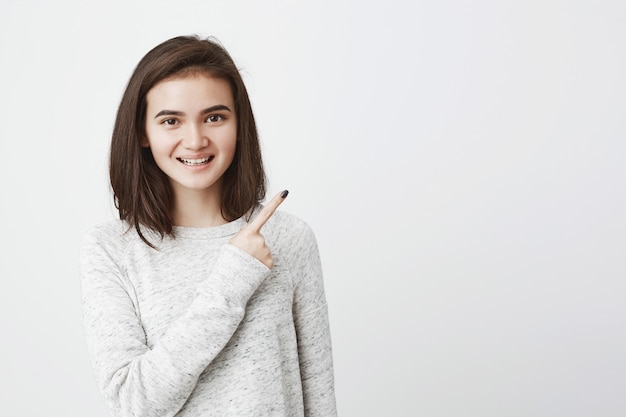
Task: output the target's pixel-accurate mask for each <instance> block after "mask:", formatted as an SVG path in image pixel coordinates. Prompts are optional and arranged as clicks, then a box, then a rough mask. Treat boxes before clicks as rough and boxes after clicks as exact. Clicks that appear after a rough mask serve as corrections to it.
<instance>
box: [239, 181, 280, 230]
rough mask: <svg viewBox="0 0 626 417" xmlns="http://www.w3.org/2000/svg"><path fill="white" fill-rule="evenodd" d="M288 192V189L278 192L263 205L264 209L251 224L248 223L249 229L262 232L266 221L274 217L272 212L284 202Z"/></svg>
mask: <svg viewBox="0 0 626 417" xmlns="http://www.w3.org/2000/svg"><path fill="white" fill-rule="evenodd" d="M287 194H289V191H288V190H284V191H281V192H280V193H278V194H276V195H275V196H274V198H272V199H271V200H270V202H269V203H267V205H266V206H265V207H263V210H261V211H260V212H259V214H257V216H256V217H255V218H254V220H252V221H251V222H250V224H249V225H248V229H250V230H252V231H255V232H260V231H261V228H262V227H263V226H264V225H265V223H267V221H268V220H269V218H270V217H272V214H274V212H275V211H276V209H277V208H278V206H280V205H281V204H282V202H283V201H285V198H286V197H287Z"/></svg>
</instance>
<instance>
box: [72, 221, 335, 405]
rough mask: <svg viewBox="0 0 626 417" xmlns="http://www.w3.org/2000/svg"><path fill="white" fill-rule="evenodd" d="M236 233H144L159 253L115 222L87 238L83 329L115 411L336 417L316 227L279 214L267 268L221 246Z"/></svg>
mask: <svg viewBox="0 0 626 417" xmlns="http://www.w3.org/2000/svg"><path fill="white" fill-rule="evenodd" d="M243 226H245V220H243V219H238V220H236V221H234V222H231V223H228V224H225V225H223V226H218V227H212V228H186V227H175V236H176V237H175V238H170V237H167V238H165V239H163V240H162V241H161V240H159V239H158V238H157V237H156V236H155V235H153V234H150V233H148V237H149V238H150V240H151V241H152V242H153V243H157V244H158V247H159V250H158V251H157V250H154V249H152V248H150V247H148V246H147V245H146V244H145V243H143V242H142V241H141V240H140V239H139V237H138V235H137V233H136V232H135V231H134V229H133V230H130V231H128V232H126V231H127V230H128V226H127V225H126V224H125V223H122V222H121V221H111V222H108V223H105V224H103V225H100V226H98V227H95V228H94V229H92V230H90V231H89V232H88V233H87V234H86V236H85V238H84V240H83V242H82V246H81V255H80V274H81V288H82V300H83V321H84V329H85V333H86V339H87V345H88V349H89V353H90V357H91V360H92V365H93V368H94V371H95V374H96V380H97V383H98V385H99V387H100V389H101V391H102V394H103V396H104V398H105V401H106V403H107V405H108V407H109V410H110V412H111V414H112V415H113V416H116V417H117V416H119V417H126V416H160V417H165V416H188V417H191V416H239V417H241V416H255V417H261V416H307V417H313V416H320V417H332V416H336V414H337V413H336V407H335V394H334V381H333V380H334V378H333V364H332V353H331V342H330V333H329V326H328V312H327V305H326V300H325V296H324V286H323V278H322V268H321V264H320V258H319V254H318V249H317V244H316V241H315V237H314V235H313V232H312V231H311V229H310V228H309V227H308V225H306V224H305V223H304V222H303V221H301V220H299V219H298V218H296V217H295V216H293V215H290V214H286V213H284V212H280V211H278V212H276V213H274V215H273V216H272V218H271V219H270V220H269V221H268V222H267V223H266V225H265V226H264V227H263V229H262V233H263V235H264V236H265V239H266V242H267V244H268V246H269V248H270V250H271V253H272V257H273V259H274V268H273V269H272V270H271V271H270V270H269V269H268V268H267V267H266V266H265V265H263V264H262V263H261V262H259V261H258V260H257V259H256V258H254V257H252V256H251V255H249V254H248V253H246V252H244V251H242V250H240V249H238V248H236V247H235V246H232V245H230V244H228V240H229V239H230V238H231V237H232V236H233V235H234V234H235V233H236V232H237V231H239V230H240V229H241V228H242V227H243Z"/></svg>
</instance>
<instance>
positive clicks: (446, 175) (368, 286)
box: [0, 0, 626, 417]
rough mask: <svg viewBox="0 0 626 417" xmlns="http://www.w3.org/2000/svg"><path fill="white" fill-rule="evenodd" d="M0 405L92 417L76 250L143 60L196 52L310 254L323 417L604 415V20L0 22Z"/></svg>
mask: <svg viewBox="0 0 626 417" xmlns="http://www.w3.org/2000/svg"><path fill="white" fill-rule="evenodd" d="M1 3H2V4H1V6H2V7H1V9H2V10H1V12H0V64H1V65H0V74H1V76H0V116H1V117H2V120H3V123H2V125H1V128H0V157H1V158H2V162H1V163H0V170H1V171H0V172H1V176H0V181H1V184H0V185H1V190H2V204H1V208H0V210H1V211H0V230H1V231H2V232H1V233H0V236H1V237H0V239H1V243H2V261H1V262H0V276H1V278H2V281H1V282H2V284H1V285H2V288H1V291H0V326H1V327H0V334H1V335H2V336H1V337H2V343H1V345H0V346H1V347H0V349H1V355H0V375H1V379H0V381H1V382H0V384H1V385H0V404H2V406H3V410H4V411H3V414H4V413H6V412H8V411H11V413H9V414H11V415H20V416H29V417H30V416H91V417H104V416H106V415H107V413H106V411H105V409H104V407H103V405H102V401H101V399H100V396H99V393H98V392H97V389H96V387H95V383H94V381H93V375H92V372H91V368H90V365H89V363H88V359H87V354H86V348H85V345H84V342H83V334H82V328H81V324H80V300H79V297H80V288H79V283H78V275H77V274H78V272H77V250H78V244H79V241H80V238H81V236H82V234H83V233H84V232H85V230H86V229H87V228H88V227H90V226H92V225H93V224H95V223H98V222H100V221H102V220H104V219H106V218H108V217H111V216H113V215H114V214H115V213H114V211H113V209H112V203H111V201H110V197H109V191H108V183H107V176H106V159H107V149H108V140H109V136H110V133H111V127H112V123H113V118H114V114H115V111H116V107H117V104H118V101H119V99H120V97H121V94H122V91H123V88H124V86H125V83H126V81H127V79H128V77H129V75H130V73H131V72H132V70H133V68H134V66H135V65H136V63H137V61H138V60H139V59H140V58H141V56H142V55H143V54H144V53H145V52H147V51H148V49H150V48H151V47H153V46H155V45H156V44H158V43H160V42H162V41H164V40H165V39H168V38H169V37H172V36H175V35H179V34H190V33H199V34H201V35H214V36H216V37H217V38H218V39H220V40H221V41H222V43H223V44H224V45H225V46H226V47H227V48H228V49H229V51H230V52H231V54H232V55H233V56H234V57H235V59H236V61H237V62H238V64H239V65H240V66H241V67H242V68H243V73H244V78H245V80H246V82H247V85H248V87H249V92H250V95H251V97H252V101H253V106H254V109H255V111H256V116H257V120H258V123H259V128H260V132H261V135H262V140H263V146H264V153H265V160H266V164H267V168H268V173H269V177H270V181H271V188H272V192H273V191H276V190H280V189H282V188H289V189H290V190H291V194H290V197H289V200H288V201H287V202H286V203H285V204H284V205H283V206H282V207H283V208H284V210H286V211H290V212H292V213H295V214H297V215H298V216H300V217H302V218H304V219H305V220H307V221H308V222H309V223H310V224H311V225H312V226H313V228H314V229H315V231H316V233H317V236H318V240H319V243H320V248H321V252H322V257H323V261H324V269H325V277H326V283H327V284H326V287H327V296H328V300H329V302H330V312H331V320H332V322H331V324H332V333H333V342H334V349H335V350H334V356H335V363H336V381H337V398H338V407H339V411H340V414H341V415H342V416H344V417H347V416H376V417H378V416H446V417H448V416H450V417H452V416H455V417H456V416H480V417H485V416H498V417H499V416H508V417H514V416H533V417H539V416H603V417H610V416H624V415H626V396H625V395H624V394H625V393H626V377H625V375H626V323H625V319H624V317H625V314H626V303H625V301H626V300H625V298H626V280H625V278H626V217H625V215H624V213H626V197H625V189H626V163H625V161H626V143H625V138H626V135H625V134H626V129H625V127H624V115H625V114H626V113H625V111H626V101H625V99H624V97H626V82H625V77H624V73H625V71H626V25H624V22H625V21H626V3H624V2H623V1H617V0H616V1H609V0H580V1H564V0H563V1H559V0H532V1H521V0H520V1H495V0H492V1H489V0H474V1H463V0H442V1H412V2H408V1H406V2H400V1H386V2H374V1H373V0H368V1H361V2H356V1H354V2H352V1H347V0H339V1H330V0H318V1H315V2H306V3H304V2H289V1H284V2H268V1H264V2H260V1H245V2H244V1H230V2H227V1H220V2H217V1H213V2H212V1H202V2H190V1H182V2H181V1H179V2H171V1H170V2H160V1H156V2H155V1H148V0H145V1H137V2H130V1H116V2H78V1H74V2H60V1H41V2H36V1H20V2H18V1H6V0H2V2H1Z"/></svg>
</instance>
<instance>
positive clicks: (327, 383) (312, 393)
mask: <svg viewBox="0 0 626 417" xmlns="http://www.w3.org/2000/svg"><path fill="white" fill-rule="evenodd" d="M300 236H301V238H302V240H301V241H300V245H298V253H297V254H295V256H296V259H298V261H297V265H298V267H297V269H296V273H297V277H298V278H297V281H296V288H295V296H294V306H293V313H294V321H295V327H296V334H297V338H298V355H299V360H300V375H301V378H302V389H303V395H304V409H305V415H306V416H307V417H318V416H319V417H333V416H336V415H337V410H336V403H335V386H334V372H333V359H332V348H331V339H330V330H329V323H328V307H327V304H326V297H325V294H324V283H323V276H322V266H321V262H320V257H319V251H318V247H317V242H316V240H315V236H314V234H313V232H312V230H311V229H310V228H309V227H308V226H305V228H304V230H302V232H301V235H300Z"/></svg>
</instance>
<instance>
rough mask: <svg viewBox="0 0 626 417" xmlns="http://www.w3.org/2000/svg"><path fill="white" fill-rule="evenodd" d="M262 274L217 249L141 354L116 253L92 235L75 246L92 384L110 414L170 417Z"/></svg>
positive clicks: (230, 249)
mask: <svg viewBox="0 0 626 417" xmlns="http://www.w3.org/2000/svg"><path fill="white" fill-rule="evenodd" d="M268 274H269V269H268V268H267V267H266V266H264V265H263V264H261V263H260V262H258V261H257V260H256V259H255V258H253V257H252V256H250V255H249V254H247V253H246V252H244V251H242V250H241V249H238V248H236V247H234V246H232V245H225V246H224V248H223V250H222V252H221V253H220V255H219V258H218V259H217V260H216V263H215V265H214V267H213V269H212V272H211V273H210V274H208V275H207V279H206V280H205V281H204V282H203V283H201V284H200V285H199V286H198V288H197V296H196V298H195V300H194V301H193V302H192V304H191V305H190V307H189V308H188V309H187V310H186V311H185V313H184V314H183V315H182V316H181V317H179V318H178V319H177V320H176V321H175V322H173V323H172V324H171V326H170V327H169V328H168V330H167V332H166V333H165V334H164V335H163V336H162V337H161V338H160V339H159V341H158V343H157V344H156V345H154V346H152V348H149V347H148V346H147V343H146V336H145V333H144V330H143V327H142V325H141V322H140V319H139V317H138V316H137V313H136V312H137V309H136V308H135V307H136V306H135V305H134V302H133V300H134V299H136V298H135V297H134V296H133V295H132V294H130V293H129V291H132V286H129V285H127V284H126V282H125V277H124V274H123V272H122V270H121V267H120V265H119V263H118V259H117V255H116V254H115V251H114V250H112V249H111V248H110V247H108V246H107V245H104V244H102V239H100V238H99V236H98V235H97V234H91V235H87V236H86V238H85V240H84V242H83V246H82V248H81V285H82V297H83V316H84V327H85V333H86V338H87V344H88V347H89V351H90V356H91V359H92V363H93V367H94V371H95V373H96V379H97V381H98V384H99V386H100V388H101V390H102V392H103V394H104V397H105V400H106V402H107V404H108V406H109V408H110V410H111V411H112V412H113V414H114V415H116V416H160V417H164V416H174V415H175V414H176V413H177V412H178V411H179V410H180V409H181V407H182V406H183V404H184V403H185V402H186V401H187V398H188V397H189V395H190V394H191V392H192V391H193V389H194V387H195V385H196V382H197V379H198V377H199V375H200V374H201V373H202V371H203V370H204V369H205V368H206V367H207V365H209V363H210V362H211V361H212V360H213V359H214V358H215V356H216V355H217V354H218V353H219V352H220V351H221V350H222V349H223V348H224V346H225V345H226V343H227V342H228V340H229V339H230V338H231V336H232V335H233V333H234V332H235V330H236V329H237V326H238V325H239V323H240V321H241V320H242V318H243V316H244V313H245V307H246V303H247V301H248V299H249V298H250V297H251V295H252V294H253V293H254V291H255V290H256V289H257V287H258V286H259V285H260V284H261V282H263V280H264V279H265V277H267V275H268Z"/></svg>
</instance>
